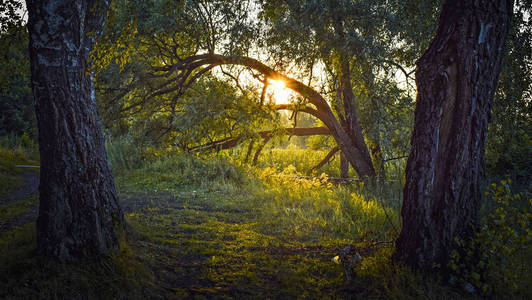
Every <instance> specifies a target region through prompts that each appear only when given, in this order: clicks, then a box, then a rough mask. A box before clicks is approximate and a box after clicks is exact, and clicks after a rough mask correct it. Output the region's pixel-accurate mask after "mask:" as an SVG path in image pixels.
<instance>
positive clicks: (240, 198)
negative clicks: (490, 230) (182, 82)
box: [0, 159, 527, 299]
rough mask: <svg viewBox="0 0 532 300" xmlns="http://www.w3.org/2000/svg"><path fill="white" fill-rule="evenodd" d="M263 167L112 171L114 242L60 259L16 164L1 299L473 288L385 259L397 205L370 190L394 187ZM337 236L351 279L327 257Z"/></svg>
mask: <svg viewBox="0 0 532 300" xmlns="http://www.w3.org/2000/svg"><path fill="white" fill-rule="evenodd" d="M172 170H179V171H172ZM266 171H268V170H266ZM263 173H264V172H263ZM265 173H267V174H270V175H271V174H273V173H272V172H270V173H268V172H265ZM270 175H268V176H262V175H261V176H257V175H256V174H254V175H253V174H245V173H243V172H242V171H238V170H237V169H234V168H233V167H231V166H227V165H225V164H219V163H216V162H215V163H210V164H203V163H199V162H197V161H195V160H188V159H177V160H175V161H172V162H165V163H164V164H160V165H158V164H152V165H150V166H147V167H145V168H141V169H138V170H127V171H123V172H117V173H116V177H115V179H116V184H117V189H118V192H119V198H120V205H121V207H122V209H123V211H124V215H125V218H126V221H127V224H128V226H127V230H126V232H125V233H124V234H123V235H122V238H121V250H120V251H119V252H117V253H114V254H113V255H112V256H111V257H109V258H104V259H99V260H94V261H86V262H82V263H79V264H61V263H57V262H53V261H49V260H47V259H44V258H42V257H39V256H38V255H36V233H35V220H36V216H37V207H38V191H37V189H36V187H37V182H38V180H37V179H38V172H36V171H34V170H31V171H19V172H17V173H16V175H14V177H13V178H11V179H12V180H11V182H13V184H12V185H11V186H9V187H7V188H6V187H4V189H3V195H4V196H3V198H1V199H3V200H1V201H0V298H2V299H4V298H14V299H18V298H27V299H64V298H67V299H71V298H80V299H213V298H214V299H251V298H256V299H293V298H294V299H337V298H339V299H359V298H363V299H366V298H378V299H380V298H383V299H464V298H470V299H477V298H483V297H481V296H480V295H475V294H469V293H467V292H465V291H464V290H463V289H460V288H454V287H449V286H448V285H445V284H441V282H440V281H439V280H438V278H436V277H434V276H426V275H423V274H418V273H414V272H411V271H409V270H408V269H406V268H404V267H401V266H397V265H396V264H394V263H392V261H391V254H392V252H393V239H394V237H395V236H396V228H394V227H395V226H397V222H398V215H397V214H398V207H399V204H398V203H395V202H393V201H390V202H382V203H379V202H378V200H377V198H379V197H381V196H382V197H383V198H388V199H394V198H397V197H398V196H397V195H396V194H393V193H390V194H388V195H387V196H385V195H381V196H371V195H370V194H363V191H365V190H366V189H362V187H358V188H357V187H354V186H352V185H350V186H343V185H334V184H330V183H327V182H326V180H325V181H324V180H321V179H320V180H316V181H314V182H312V181H308V180H306V179H302V180H297V181H291V180H292V179H280V178H279V177H276V176H270ZM15 177H16V178H15ZM386 190H387V192H390V190H392V188H388V187H386ZM394 223H395V225H394ZM347 245H353V250H352V251H351V252H350V253H349V254H350V256H353V255H355V254H356V253H359V254H360V255H361V256H362V261H361V262H359V263H358V264H356V265H355V266H353V268H349V272H351V274H350V277H351V278H347V275H346V272H345V271H346V268H344V267H343V266H342V264H341V263H336V262H335V261H334V258H335V257H336V256H337V255H338V254H339V252H340V250H342V249H345V247H346V246H347ZM523 286H524V285H523ZM519 293H520V292H519ZM496 295H497V297H495V298H500V297H499V296H500V295H501V294H496ZM514 295H519V294H514ZM521 295H523V294H521ZM524 295H527V294H526V293H525V294H524ZM507 296H508V295H507ZM503 298H504V297H503ZM510 298H512V297H510ZM518 298H519V297H518ZM521 298H526V296H525V297H521Z"/></svg>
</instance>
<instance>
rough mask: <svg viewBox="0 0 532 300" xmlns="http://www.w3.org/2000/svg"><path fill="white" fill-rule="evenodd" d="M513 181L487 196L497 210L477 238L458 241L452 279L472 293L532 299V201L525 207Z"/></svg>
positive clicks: (494, 185) (491, 189)
mask: <svg viewBox="0 0 532 300" xmlns="http://www.w3.org/2000/svg"><path fill="white" fill-rule="evenodd" d="M510 183H511V181H510V180H502V181H501V183H500V184H495V183H494V184H492V185H491V187H490V188H489V190H488V191H487V192H486V196H489V197H491V200H492V201H493V202H494V204H495V209H494V210H493V211H492V212H491V213H489V214H488V215H487V216H486V217H485V218H484V219H483V220H482V225H481V228H480V230H479V231H478V233H477V234H476V237H475V238H474V239H472V240H468V241H463V240H459V239H456V243H457V245H458V249H457V250H456V251H453V253H452V254H451V262H450V267H451V269H452V270H453V272H454V277H453V278H452V279H453V280H454V281H455V282H456V283H457V284H459V285H462V286H464V287H466V289H468V290H470V291H474V290H479V291H480V292H481V293H483V294H498V293H501V292H502V291H504V292H505V293H512V295H513V296H518V297H525V298H527V297H528V298H529V299H530V298H531V297H532V294H531V291H530V289H529V287H530V285H531V284H532V282H531V279H530V277H529V276H528V274H530V272H531V271H532V253H531V251H530V250H531V248H530V246H531V241H532V230H531V228H530V222H531V221H532V210H531V208H532V199H528V200H527V201H526V203H523V199H522V198H521V195H520V194H513V193H512V192H511V190H510V186H509V185H510Z"/></svg>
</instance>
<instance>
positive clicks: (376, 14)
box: [101, 0, 412, 177]
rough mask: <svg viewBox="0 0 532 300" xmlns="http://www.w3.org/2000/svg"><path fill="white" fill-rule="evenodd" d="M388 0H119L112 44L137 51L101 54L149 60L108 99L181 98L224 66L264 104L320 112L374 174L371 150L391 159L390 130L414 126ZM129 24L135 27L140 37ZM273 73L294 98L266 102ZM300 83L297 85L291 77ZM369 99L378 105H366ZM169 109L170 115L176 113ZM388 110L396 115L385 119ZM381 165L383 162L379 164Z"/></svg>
mask: <svg viewBox="0 0 532 300" xmlns="http://www.w3.org/2000/svg"><path fill="white" fill-rule="evenodd" d="M385 2H386V1H379V3H377V4H375V3H373V2H372V4H371V5H370V3H368V2H367V1H336V2H334V1H258V2H255V1H220V0H201V1H193V2H192V1H165V0H151V1H146V2H143V4H142V5H143V6H142V7H138V6H136V5H135V6H134V7H131V6H133V5H131V4H129V3H127V2H125V3H123V4H119V3H121V2H115V4H114V5H117V9H116V10H115V13H116V15H115V16H114V17H113V20H114V21H115V24H116V25H115V26H114V27H116V28H114V29H113V30H109V31H108V33H109V36H110V37H113V36H114V37H116V36H120V37H122V38H121V39H120V40H121V42H118V43H116V39H113V38H110V39H109V42H108V45H109V46H108V47H109V48H113V47H116V45H129V47H130V49H131V48H132V49H133V51H132V52H133V53H135V54H134V57H133V56H131V55H129V54H130V53H131V52H129V50H125V51H122V53H120V54H119V55H117V56H116V57H113V58H111V59H109V58H105V57H103V59H101V61H105V62H113V61H119V62H120V65H122V60H123V57H128V55H129V57H131V59H130V60H129V62H128V63H125V64H124V65H125V66H124V71H127V70H132V69H133V68H132V66H133V65H140V64H143V65H144V66H146V67H147V68H146V70H145V71H144V75H143V76H139V75H138V74H139V73H137V74H135V75H131V76H124V78H126V80H125V82H124V84H122V85H121V86H120V87H116V88H114V91H117V92H113V91H111V93H113V94H114V95H116V96H113V97H108V98H111V99H109V101H110V102H114V103H115V105H114V106H115V107H120V110H122V111H125V110H129V111H132V112H133V114H137V111H140V110H142V109H143V107H147V108H148V109H150V107H154V106H156V105H159V106H160V107H162V106H166V107H179V106H180V103H181V102H183V99H185V98H186V97H187V95H186V91H187V90H189V89H191V88H195V84H196V83H197V82H198V79H199V78H201V77H205V76H210V75H212V74H213V73H215V72H217V73H215V74H218V75H220V74H224V76H226V77H224V78H225V79H226V80H229V81H232V80H235V81H239V82H238V83H237V84H236V85H238V86H241V87H244V89H243V91H242V94H243V95H244V94H246V93H248V94H252V93H255V94H257V95H261V97H255V99H254V100H256V103H257V104H258V106H259V108H260V109H263V110H265V111H271V110H272V109H273V110H275V109H279V110H280V109H286V110H293V111H296V112H297V113H301V114H310V115H312V116H314V117H316V118H317V119H319V120H321V121H322V123H323V125H324V126H327V127H328V128H329V129H330V132H331V134H332V136H333V137H334V139H335V140H336V142H337V144H338V145H339V146H340V147H341V148H342V152H343V153H344V156H345V157H346V159H347V160H348V161H349V162H350V163H351V165H353V167H354V169H355V170H356V172H357V173H358V174H359V176H361V177H365V176H369V177H372V176H375V173H376V171H375V167H374V163H373V159H372V153H373V154H374V156H375V158H378V157H380V158H378V161H381V162H382V161H384V160H383V159H382V156H383V152H384V151H385V150H388V149H389V148H391V147H390V145H392V142H390V141H389V140H390V139H388V140H386V139H385V138H383V136H384V137H386V138H387V137H388V136H393V135H394V134H395V133H396V129H397V127H399V126H402V127H405V128H406V130H401V131H400V134H401V135H404V134H405V133H406V134H409V132H410V126H409V124H410V122H409V117H407V120H405V119H404V118H403V117H404V116H408V115H409V114H408V113H407V112H408V109H405V107H410V105H411V103H412V101H403V100H404V99H406V98H408V97H407V96H405V95H404V92H403V91H402V90H401V89H399V88H397V84H396V83H395V82H394V80H393V78H394V75H393V74H394V70H398V69H400V68H401V66H399V67H397V64H396V63H394V62H393V60H392V59H391V57H392V55H388V54H390V49H389V48H393V45H394V43H392V40H393V38H394V34H389V32H390V31H387V30H386V26H385V25H384V24H386V23H387V21H386V18H388V17H389V16H388V15H387V14H386V12H387V11H389V10H387V9H386V5H385ZM253 5H255V7H253ZM249 6H252V8H249ZM124 12H127V13H124ZM253 12H255V14H256V13H257V12H259V15H258V16H256V15H253ZM132 15H133V16H136V17H135V18H132V17H131V16H132ZM360 15H370V16H371V17H369V18H360V17H359V16H360ZM257 17H259V18H260V20H261V22H260V23H259V22H256V19H257ZM155 24H156V26H154V25H155ZM131 27H134V28H135V29H134V30H130V29H129V28H131ZM124 28H126V29H127V30H123V29H124ZM120 30H122V31H120ZM128 31H129V32H136V34H135V37H133V38H131V36H132V34H127V32H128ZM120 32H121V33H120ZM287 38H289V39H290V43H287ZM133 44H134V45H135V46H134V47H132V46H131V45H133ZM141 52H142V53H141ZM102 53H103V51H102ZM384 58H386V59H384ZM140 62H142V63H140ZM290 65H293V66H294V67H293V68H292V67H291V68H292V69H293V72H291V73H292V74H291V75H290V77H291V78H288V77H287V76H285V75H286V74H288V72H287V69H288V66H290ZM220 66H223V70H222V69H219V67H220ZM111 68H114V67H113V66H111ZM111 68H109V69H111ZM115 69H118V68H115ZM116 73H119V74H117V75H115V76H110V77H109V78H111V80H112V81H116V80H115V79H116V78H119V77H120V76H123V75H122V74H124V73H125V72H115V74H116ZM240 73H245V74H247V77H246V76H239V74H240ZM131 74H132V73H131ZM218 75H216V76H218ZM250 78H254V79H256V81H255V83H257V82H258V83H259V84H255V85H253V84H251V85H252V87H251V88H249V85H248V86H246V82H248V83H249V79H250ZM276 78H277V79H283V78H284V79H287V80H288V81H287V84H286V86H287V87H288V88H292V89H293V90H294V91H295V92H296V93H298V94H299V95H300V96H299V97H297V101H295V102H294V105H291V106H287V105H281V106H273V107H272V106H271V105H270V106H269V105H267V104H268V103H265V102H266V101H264V97H263V95H264V94H265V91H266V90H267V88H268V85H269V83H270V80H274V79H276ZM284 79H283V80H284ZM295 82H298V84H297V85H294V84H291V83H295ZM106 84H109V83H106ZM128 89H129V91H128ZM108 90H111V89H108ZM118 91H120V92H118ZM122 91H123V92H122ZM310 94H312V95H310ZM368 102H371V103H372V105H366V104H367V103H368ZM155 103H157V104H155ZM381 103H383V104H382V105H381ZM105 105H106V106H108V105H107V104H105ZM374 108H375V109H374ZM168 110H169V109H168ZM376 110H379V113H375V117H366V116H364V115H366V114H367V115H370V114H374V111H376ZM171 111H172V113H170V114H169V116H168V117H167V119H168V120H169V121H170V120H175V119H176V118H173V117H172V116H173V115H174V113H173V111H174V110H173V109H172V110H171ZM360 111H362V112H363V114H359V112H360ZM398 111H401V112H400V113H398ZM388 116H392V118H389V119H391V120H386V121H383V119H385V118H386V117H388ZM396 116H400V117H399V118H395V117H396ZM128 117H129V116H127V117H125V118H128ZM362 118H363V119H364V122H361V119H362ZM394 118H395V119H394ZM401 118H403V119H402V120H399V119H401ZM169 123H170V122H169ZM320 125H321V124H320ZM166 127H169V128H171V130H170V131H169V134H170V133H171V132H172V131H174V132H175V131H176V129H175V128H176V127H175V125H172V124H168V126H166ZM393 127H395V128H393ZM392 128H393V129H392ZM255 129H256V130H258V131H263V130H268V129H270V128H264V127H262V128H261V127H260V126H256V127H255ZM254 136H256V135H254ZM223 138H225V137H224V136H223V137H222V139H223ZM368 141H370V142H368ZM397 144H400V143H396V144H394V145H393V146H394V147H395V145H397ZM404 144H406V143H404ZM368 145H369V146H370V147H368ZM255 146H257V147H260V146H258V145H257V144H255ZM369 148H371V149H369ZM404 148H405V149H401V150H400V151H397V152H400V153H394V154H395V155H393V154H392V153H391V151H389V152H388V153H386V154H388V155H389V156H398V155H399V154H402V153H404V152H406V148H407V147H404ZM370 150H371V151H370ZM394 151H395V150H394ZM376 161H377V160H376ZM378 169H379V170H380V169H382V168H381V164H380V163H379V164H378Z"/></svg>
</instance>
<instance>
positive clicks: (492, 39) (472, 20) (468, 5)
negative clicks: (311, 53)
mask: <svg viewBox="0 0 532 300" xmlns="http://www.w3.org/2000/svg"><path fill="white" fill-rule="evenodd" d="M512 9H513V1H512V0H497V1H488V0H483V1H472V0H469V1H459V0H448V1H446V2H445V4H444V6H443V8H442V12H441V15H440V21H439V27H438V31H437V33H436V36H435V37H434V40H433V41H432V43H431V45H430V47H429V48H428V49H427V51H426V52H425V54H424V55H423V56H422V57H421V59H420V60H419V61H418V63H417V66H418V69H417V71H416V84H417V87H418V95H417V104H416V111H415V124H414V132H413V134H412V140H411V145H412V149H411V153H410V156H409V158H408V162H407V169H406V184H405V187H404V197H403V199H404V200H403V201H404V202H403V207H402V211H401V215H402V219H403V229H402V231H401V234H400V236H399V238H398V240H397V244H396V246H397V248H396V253H395V257H396V258H397V259H398V260H400V261H402V262H404V263H406V264H407V265H409V266H412V267H413V268H416V269H422V270H426V271H428V270H432V269H434V268H438V267H440V268H441V269H442V270H444V271H445V272H446V271H448V265H447V263H448V261H449V255H450V253H451V251H452V250H453V249H455V248H456V239H464V240H465V239H468V238H471V237H472V236H473V233H474V232H475V230H476V229H477V225H478V211H479V206H480V201H481V191H480V187H481V185H480V184H481V182H480V180H481V178H482V175H483V166H484V152H485V144H486V136H487V126H488V120H489V115H490V106H491V102H492V99H493V96H494V93H495V89H496V86H497V80H498V75H499V72H500V66H501V60H502V57H503V54H504V50H503V49H504V42H505V39H506V36H507V34H508V28H509V24H510V19H511V16H512Z"/></svg>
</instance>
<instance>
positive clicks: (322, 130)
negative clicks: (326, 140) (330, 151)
mask: <svg viewBox="0 0 532 300" xmlns="http://www.w3.org/2000/svg"><path fill="white" fill-rule="evenodd" d="M283 130H284V132H282V131H281V132H282V133H284V134H285V135H295V136H311V135H330V134H331V133H330V131H329V129H328V128H327V127H311V128H283ZM273 133H274V131H272V130H265V131H261V132H259V133H258V134H259V135H260V136H261V137H262V138H263V139H264V140H266V139H268V140H269V139H270V138H271V137H272V134H273ZM241 140H242V137H241V136H237V137H230V138H225V139H221V140H218V141H213V142H210V143H207V144H203V145H199V146H196V147H192V148H190V151H193V152H198V151H208V150H224V149H229V148H233V147H235V146H236V145H238V143H239V142H240V141H241Z"/></svg>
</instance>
